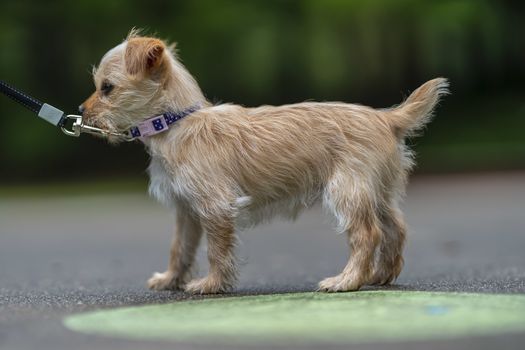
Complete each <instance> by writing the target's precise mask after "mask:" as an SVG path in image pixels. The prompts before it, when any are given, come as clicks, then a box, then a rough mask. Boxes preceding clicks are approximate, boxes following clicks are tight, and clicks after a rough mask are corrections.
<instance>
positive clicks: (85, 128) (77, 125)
mask: <svg viewBox="0 0 525 350" xmlns="http://www.w3.org/2000/svg"><path fill="white" fill-rule="evenodd" d="M71 120H72V121H73V123H72V124H71V126H70V127H69V128H68V126H67V125H66V124H68V121H71ZM60 128H61V129H62V132H63V133H64V134H66V135H67V136H72V137H79V136H80V134H82V133H85V134H92V135H102V136H116V137H119V138H121V139H123V140H124V141H133V140H134V139H135V138H134V137H133V136H131V135H129V134H128V133H120V132H113V131H108V130H104V129H100V128H97V127H94V126H89V125H85V124H84V123H83V121H82V116H81V115H75V114H69V115H67V116H65V118H64V122H63V123H62V126H61V127H60Z"/></svg>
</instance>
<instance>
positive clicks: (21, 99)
mask: <svg viewBox="0 0 525 350" xmlns="http://www.w3.org/2000/svg"><path fill="white" fill-rule="evenodd" d="M0 92H1V93H3V94H4V95H6V96H7V97H9V98H11V99H12V100H13V101H15V102H18V103H20V104H21V105H22V106H24V107H25V108H27V109H29V110H30V111H31V112H33V113H35V114H36V115H38V116H39V117H40V118H42V119H44V120H45V121H47V122H49V123H51V124H53V125H54V126H58V127H60V128H61V129H62V131H63V132H64V134H66V135H68V136H74V137H78V136H80V134H81V133H88V134H97V135H103V136H114V137H119V138H121V139H124V140H126V141H132V140H134V139H135V138H134V137H133V136H131V135H130V134H129V133H117V132H112V131H108V130H103V129H100V128H96V127H94V126H89V125H84V123H83V122H82V116H81V115H74V114H68V115H66V114H65V113H64V112H62V111H61V110H60V109H58V108H56V107H53V106H51V105H50V104H47V103H42V102H40V101H38V100H37V99H35V98H33V97H31V96H29V95H27V94H25V93H23V92H22V91H20V90H18V89H16V88H14V87H12V86H11V85H9V84H7V83H6V82H4V81H2V80H0Z"/></svg>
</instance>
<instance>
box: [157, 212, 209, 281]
mask: <svg viewBox="0 0 525 350" xmlns="http://www.w3.org/2000/svg"><path fill="white" fill-rule="evenodd" d="M176 213H177V214H176V229H175V237H174V238H173V241H172V243H171V249H170V260H169V264H168V269H167V270H166V272H163V273H159V272H156V273H154V274H153V276H152V277H151V278H150V279H149V280H148V287H149V288H150V289H154V290H177V289H181V288H182V287H183V286H184V284H185V283H186V282H187V281H188V280H189V278H190V277H191V276H190V275H191V268H192V265H193V262H194V260H195V252H196V250H197V247H198V245H199V241H200V239H201V236H202V227H201V224H200V220H199V219H198V218H197V217H196V216H195V215H193V213H192V212H191V211H190V210H188V209H187V208H186V207H185V206H182V205H180V206H178V207H177V211H176Z"/></svg>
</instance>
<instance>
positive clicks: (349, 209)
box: [319, 172, 382, 292]
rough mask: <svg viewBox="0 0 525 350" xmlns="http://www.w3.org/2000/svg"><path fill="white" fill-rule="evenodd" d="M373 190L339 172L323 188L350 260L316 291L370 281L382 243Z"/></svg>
mask: <svg viewBox="0 0 525 350" xmlns="http://www.w3.org/2000/svg"><path fill="white" fill-rule="evenodd" d="M373 193H374V191H373V188H370V187H369V184H368V183H367V182H366V181H362V180H361V179H359V178H351V176H350V174H345V173H342V172H341V173H338V174H336V175H335V176H333V178H332V180H331V181H330V182H329V183H328V184H327V187H326V188H325V194H324V201H325V206H327V207H328V208H329V209H331V210H332V211H333V213H334V214H335V216H336V218H337V219H338V221H339V226H340V229H341V231H344V232H345V233H346V234H347V236H348V240H349V245H350V250H351V257H350V259H349V260H348V263H347V265H346V266H345V268H344V269H343V271H342V272H341V273H340V274H339V275H337V276H334V277H330V278H326V279H324V280H322V281H321V282H320V283H319V290H322V291H327V292H344V291H352V290H358V289H359V288H360V287H361V286H363V285H364V284H367V282H368V281H369V279H370V278H371V275H372V272H373V266H374V255H375V251H376V248H377V246H378V244H379V243H380V241H381V234H382V231H381V223H380V221H379V218H378V216H377V215H376V208H375V207H376V205H375V200H374V198H373V197H371V196H372V195H373Z"/></svg>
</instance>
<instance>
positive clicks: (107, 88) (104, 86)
mask: <svg viewBox="0 0 525 350" xmlns="http://www.w3.org/2000/svg"><path fill="white" fill-rule="evenodd" d="M111 90H113V84H111V83H110V82H109V81H104V82H103V83H102V85H101V86H100V91H101V92H102V94H103V95H105V96H107V95H108V94H109V93H110V92H111Z"/></svg>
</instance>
